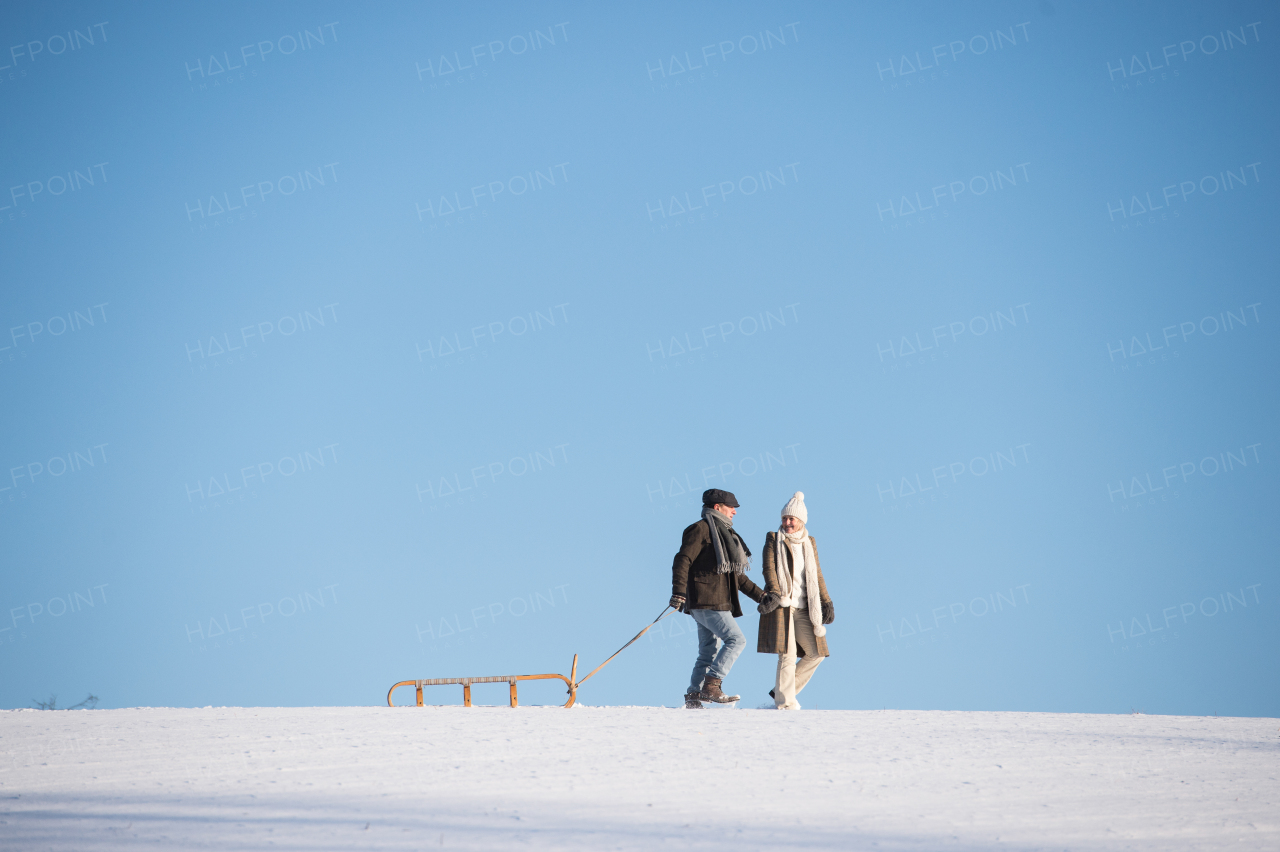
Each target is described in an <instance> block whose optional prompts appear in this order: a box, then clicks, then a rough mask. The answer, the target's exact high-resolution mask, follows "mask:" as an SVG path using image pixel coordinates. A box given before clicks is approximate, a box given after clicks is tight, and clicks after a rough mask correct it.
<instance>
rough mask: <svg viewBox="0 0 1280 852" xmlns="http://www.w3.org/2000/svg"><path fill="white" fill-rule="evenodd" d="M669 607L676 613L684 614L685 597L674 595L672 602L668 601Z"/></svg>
mask: <svg viewBox="0 0 1280 852" xmlns="http://www.w3.org/2000/svg"><path fill="white" fill-rule="evenodd" d="M667 606H669V607H671V608H672V609H674V610H675V611H676V612H684V595H672V596H671V600H669V601H667Z"/></svg>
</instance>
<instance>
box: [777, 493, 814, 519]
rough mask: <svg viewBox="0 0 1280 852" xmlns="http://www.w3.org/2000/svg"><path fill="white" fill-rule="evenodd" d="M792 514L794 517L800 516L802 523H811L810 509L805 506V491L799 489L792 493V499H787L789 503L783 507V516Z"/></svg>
mask: <svg viewBox="0 0 1280 852" xmlns="http://www.w3.org/2000/svg"><path fill="white" fill-rule="evenodd" d="M787 515H790V516H791V517H793V518H799V519H800V521H801V523H805V524H807V523H809V510H808V509H806V508H805V507H804V492H803V491H797V492H796V493H795V494H792V495H791V499H790V500H788V501H787V505H785V506H783V507H782V517H784V518H785V517H786V516H787Z"/></svg>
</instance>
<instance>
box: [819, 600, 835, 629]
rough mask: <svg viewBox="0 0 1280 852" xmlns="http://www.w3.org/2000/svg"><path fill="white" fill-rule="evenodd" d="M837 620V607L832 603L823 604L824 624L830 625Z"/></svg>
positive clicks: (824, 602)
mask: <svg viewBox="0 0 1280 852" xmlns="http://www.w3.org/2000/svg"><path fill="white" fill-rule="evenodd" d="M835 620H836V605H835V604H833V603H832V602H831V601H823V602H822V623H823V624H830V623H831V622H833V621H835Z"/></svg>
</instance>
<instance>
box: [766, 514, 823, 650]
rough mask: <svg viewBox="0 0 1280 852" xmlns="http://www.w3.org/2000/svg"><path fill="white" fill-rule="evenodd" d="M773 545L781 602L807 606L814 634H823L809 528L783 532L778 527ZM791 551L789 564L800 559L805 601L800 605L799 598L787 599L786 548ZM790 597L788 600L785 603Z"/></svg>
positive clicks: (814, 557) (790, 582) (816, 569)
mask: <svg viewBox="0 0 1280 852" xmlns="http://www.w3.org/2000/svg"><path fill="white" fill-rule="evenodd" d="M773 547H774V565H775V566H776V568H777V573H778V587H779V589H780V590H781V594H782V599H783V604H782V605H783V606H793V607H795V608H797V609H801V608H807V609H808V610H809V621H810V622H811V623H812V624H813V635H814V636H826V635H827V628H826V625H824V624H823V623H822V602H821V600H820V598H821V596H820V595H819V593H818V556H817V554H816V553H814V552H813V542H812V541H811V540H810V539H809V531H808V530H807V529H802V530H801V531H800V532H798V533H789V532H783V531H782V530H781V529H779V530H778V532H777V534H776V535H774V537H773ZM788 550H790V551H791V564H792V565H793V566H794V565H799V564H801V562H802V561H803V563H804V568H803V570H804V591H805V598H806V600H805V604H806V605H807V606H806V607H802V606H801V605H800V602H798V601H792V600H791V587H792V586H793V585H794V583H792V577H791V572H790V571H788V570H787V559H786V553H787V551H788ZM787 601H791V603H787Z"/></svg>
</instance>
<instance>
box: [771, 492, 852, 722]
mask: <svg viewBox="0 0 1280 852" xmlns="http://www.w3.org/2000/svg"><path fill="white" fill-rule="evenodd" d="M808 521H809V511H808V509H806V508H805V505H804V493H803V492H801V491H797V492H796V493H795V494H794V495H793V496H792V498H791V499H790V500H788V501H787V505H785V506H783V507H782V524H781V526H780V527H779V529H778V532H771V533H769V534H768V535H766V536H765V538H764V581H765V598H764V601H763V602H762V603H761V604H760V606H759V610H760V613H761V617H760V638H759V641H758V642H757V644H756V650H757V651H759V652H760V653H761V654H777V655H778V674H777V679H776V680H775V682H774V685H773V689H771V690H769V695H770V696H771V697H772V698H773V703H774V706H775V707H777V709H779V710H799V709H800V702H798V701H796V696H797V695H799V694H800V690H802V689H804V687H805V684H807V683H808V682H809V678H811V677H813V671H814V669H816V668H817V667H818V664H819V663H821V662H822V658H823V657H829V656H831V654H830V652H829V651H828V650H827V639H826V636H827V628H826V627H825V626H824V625H827V624H830V623H831V622H833V621H835V619H836V610H835V606H834V605H833V604H832V603H831V598H830V597H829V596H828V595H827V582H826V580H824V579H823V577H822V566H820V565H819V564H818V547H817V544H816V543H815V542H814V539H813V536H811V535H809V534H808V531H807V530H806V529H805V525H806V524H807V523H808ZM797 655H799V657H800V661H799V664H797V662H796V657H797Z"/></svg>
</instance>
